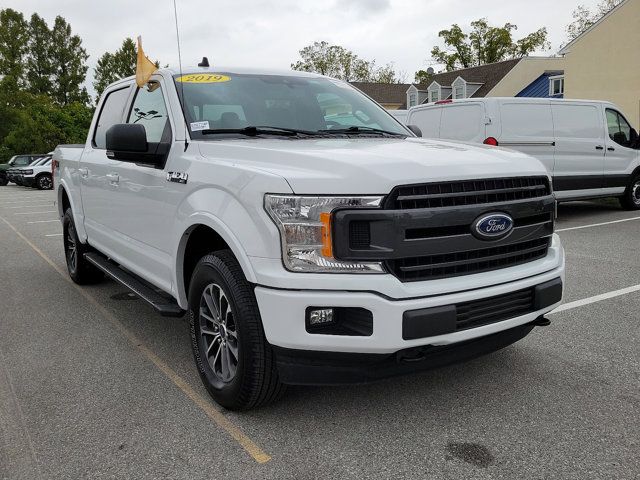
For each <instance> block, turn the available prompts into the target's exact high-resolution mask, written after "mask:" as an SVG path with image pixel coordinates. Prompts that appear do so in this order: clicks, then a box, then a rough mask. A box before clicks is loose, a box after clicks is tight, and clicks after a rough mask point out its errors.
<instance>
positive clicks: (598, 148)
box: [596, 145, 604, 150]
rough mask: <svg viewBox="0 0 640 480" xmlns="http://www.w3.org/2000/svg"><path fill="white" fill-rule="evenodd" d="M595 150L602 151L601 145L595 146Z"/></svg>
mask: <svg viewBox="0 0 640 480" xmlns="http://www.w3.org/2000/svg"><path fill="white" fill-rule="evenodd" d="M596 150H604V147H603V146H602V145H596Z"/></svg>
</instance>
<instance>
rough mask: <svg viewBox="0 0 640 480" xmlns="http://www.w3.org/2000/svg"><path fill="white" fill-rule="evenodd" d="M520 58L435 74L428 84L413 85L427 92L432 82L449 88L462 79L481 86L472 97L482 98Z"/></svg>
mask: <svg viewBox="0 0 640 480" xmlns="http://www.w3.org/2000/svg"><path fill="white" fill-rule="evenodd" d="M520 60H522V59H521V58H515V59H513V60H505V61H503V62H496V63H489V64H487V65H480V66H478V67H470V68H463V69H462V70H454V71H452V72H444V73H437V74H435V75H433V76H432V77H431V78H430V82H429V83H428V84H421V85H415V87H416V88H417V89H418V90H427V89H428V87H429V85H430V84H431V83H432V82H434V81H435V82H438V84H440V85H441V86H444V87H450V86H451V84H452V83H453V82H454V81H455V79H456V78H458V77H462V78H463V79H464V80H465V81H466V82H467V83H479V84H482V86H481V87H480V88H479V89H478V90H476V91H475V93H474V94H473V95H472V97H484V96H485V95H486V94H487V93H489V92H490V91H491V89H493V87H495V86H496V85H497V84H498V83H499V82H500V80H502V79H503V78H504V77H505V75H506V74H507V73H509V72H510V71H511V69H512V68H513V67H515V66H516V65H517V64H518V62H520Z"/></svg>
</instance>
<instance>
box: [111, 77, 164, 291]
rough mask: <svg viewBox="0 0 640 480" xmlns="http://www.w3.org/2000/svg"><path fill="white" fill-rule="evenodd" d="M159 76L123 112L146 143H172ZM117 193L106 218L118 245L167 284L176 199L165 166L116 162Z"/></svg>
mask: <svg viewBox="0 0 640 480" xmlns="http://www.w3.org/2000/svg"><path fill="white" fill-rule="evenodd" d="M169 117H170V115H169V113H168V109H167V104H166V102H165V96H164V92H163V88H162V85H161V83H160V79H159V78H158V80H152V81H151V82H149V83H148V84H147V85H146V86H145V87H143V88H136V91H135V92H134V95H133V99H132V102H131V104H130V106H129V107H128V109H127V112H126V113H125V122H126V123H137V124H140V125H143V126H144V128H145V131H146V134H147V142H148V144H149V148H150V149H152V148H155V146H157V145H158V144H159V143H171V140H172V127H171V122H170V120H169ZM118 163H119V166H118V169H117V175H118V179H117V180H118V195H115V196H112V198H111V205H110V208H112V209H113V210H114V211H116V212H119V214H118V215H115V216H114V217H112V219H111V224H110V228H111V229H112V230H113V231H114V232H116V235H117V241H118V243H119V245H118V251H119V252H121V253H122V254H123V255H124V256H125V257H126V260H127V265H131V267H132V269H133V270H135V273H137V274H138V275H140V276H142V277H144V278H146V279H147V280H149V281H151V282H152V283H154V284H155V285H158V286H160V287H162V288H163V289H164V290H166V291H170V289H171V277H172V276H171V272H172V266H173V265H172V260H171V259H172V258H173V255H172V252H171V232H172V231H173V230H172V226H173V221H174V218H175V205H174V206H173V207H172V206H171V205H170V203H171V202H169V201H168V198H169V197H170V195H169V191H168V190H169V189H170V186H171V184H170V183H169V182H168V181H167V173H166V169H165V168H156V167H153V166H145V165H141V164H136V163H133V162H118Z"/></svg>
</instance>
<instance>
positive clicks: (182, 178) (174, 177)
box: [167, 172, 189, 183]
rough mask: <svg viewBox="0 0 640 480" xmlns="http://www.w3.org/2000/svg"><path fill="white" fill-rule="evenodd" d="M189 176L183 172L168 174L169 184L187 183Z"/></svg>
mask: <svg viewBox="0 0 640 480" xmlns="http://www.w3.org/2000/svg"><path fill="white" fill-rule="evenodd" d="M187 180H189V174H188V173H183V172H167V182H175V183H187Z"/></svg>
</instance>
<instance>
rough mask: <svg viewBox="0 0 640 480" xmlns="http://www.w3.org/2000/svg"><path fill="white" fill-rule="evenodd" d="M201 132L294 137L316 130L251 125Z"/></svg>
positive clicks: (309, 133) (312, 133)
mask: <svg viewBox="0 0 640 480" xmlns="http://www.w3.org/2000/svg"><path fill="white" fill-rule="evenodd" d="M201 133H202V134H204V135H215V134H224V133H227V134H229V133H231V134H233V133H236V134H238V135H246V136H247V137H255V136H258V135H281V136H284V137H295V136H297V135H317V132H311V131H309V130H297V129H295V128H282V127H270V126H256V125H251V126H248V127H243V128H209V129H206V130H201Z"/></svg>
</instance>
